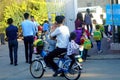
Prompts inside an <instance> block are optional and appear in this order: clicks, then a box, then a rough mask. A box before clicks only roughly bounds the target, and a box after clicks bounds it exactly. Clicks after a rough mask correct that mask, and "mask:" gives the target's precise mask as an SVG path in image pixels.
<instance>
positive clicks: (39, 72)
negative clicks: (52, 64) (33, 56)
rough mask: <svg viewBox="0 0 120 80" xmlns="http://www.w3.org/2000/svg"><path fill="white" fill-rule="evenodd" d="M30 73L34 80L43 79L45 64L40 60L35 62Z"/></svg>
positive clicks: (31, 65)
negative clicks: (36, 79) (35, 79)
mask: <svg viewBox="0 0 120 80" xmlns="http://www.w3.org/2000/svg"><path fill="white" fill-rule="evenodd" d="M30 73H31V75H32V76H33V77H34V78H41V77H42V76H43V74H44V68H43V64H42V63H41V61H39V60H34V61H32V63H31V64H30Z"/></svg>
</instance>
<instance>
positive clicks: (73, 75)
mask: <svg viewBox="0 0 120 80" xmlns="http://www.w3.org/2000/svg"><path fill="white" fill-rule="evenodd" d="M70 63H71V61H70V60H67V61H65V63H64V65H63V69H64V70H65V71H64V76H65V78H66V79H67V80H77V79H79V78H80V75H81V69H80V66H79V65H78V64H77V63H76V62H75V63H74V64H73V65H72V68H71V69H70V70H68V68H69V66H70Z"/></svg>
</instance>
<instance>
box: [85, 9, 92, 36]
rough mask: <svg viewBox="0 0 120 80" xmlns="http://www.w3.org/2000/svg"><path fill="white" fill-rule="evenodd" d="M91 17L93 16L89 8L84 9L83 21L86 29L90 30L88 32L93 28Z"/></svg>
mask: <svg viewBox="0 0 120 80" xmlns="http://www.w3.org/2000/svg"><path fill="white" fill-rule="evenodd" d="M91 18H93V16H92V14H91V13H90V9H86V14H85V17H84V22H85V24H86V26H87V30H88V31H89V32H90V34H91V33H92V30H93V26H92V19H91ZM89 27H90V28H89Z"/></svg>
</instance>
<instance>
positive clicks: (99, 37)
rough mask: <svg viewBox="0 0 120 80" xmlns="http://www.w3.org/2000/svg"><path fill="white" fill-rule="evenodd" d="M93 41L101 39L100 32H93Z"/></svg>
mask: <svg viewBox="0 0 120 80" xmlns="http://www.w3.org/2000/svg"><path fill="white" fill-rule="evenodd" d="M93 39H94V40H100V39H101V32H100V31H95V32H94V33H93Z"/></svg>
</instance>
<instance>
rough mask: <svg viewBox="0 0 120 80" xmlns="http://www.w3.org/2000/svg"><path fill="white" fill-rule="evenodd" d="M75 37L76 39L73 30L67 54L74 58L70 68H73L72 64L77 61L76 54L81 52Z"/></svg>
mask: <svg viewBox="0 0 120 80" xmlns="http://www.w3.org/2000/svg"><path fill="white" fill-rule="evenodd" d="M75 39H76V34H75V32H71V33H70V38H69V40H70V41H69V43H68V47H67V55H68V56H69V57H70V59H71V60H72V62H71V64H70V67H69V68H71V67H72V65H73V64H74V63H75V55H78V54H79V45H78V44H77V43H76V42H75Z"/></svg>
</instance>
